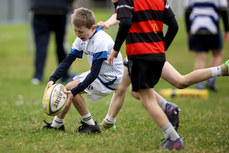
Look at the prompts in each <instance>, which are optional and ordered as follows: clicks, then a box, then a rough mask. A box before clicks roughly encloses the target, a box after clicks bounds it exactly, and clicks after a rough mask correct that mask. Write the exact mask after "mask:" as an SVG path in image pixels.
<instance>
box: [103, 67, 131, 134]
mask: <svg viewBox="0 0 229 153" xmlns="http://www.w3.org/2000/svg"><path fill="white" fill-rule="evenodd" d="M129 85H130V77H129V75H128V68H127V67H126V66H124V73H123V78H122V83H121V84H120V85H119V87H118V88H117V89H116V90H115V92H114V94H113V96H112V98H111V102H110V106H109V110H108V113H107V115H106V117H105V118H104V120H103V122H102V126H103V127H104V128H109V129H111V130H114V129H116V127H115V121H116V117H117V115H118V113H119V111H120V110H121V108H122V106H123V104H124V100H125V96H126V91H127V88H128V86H129Z"/></svg>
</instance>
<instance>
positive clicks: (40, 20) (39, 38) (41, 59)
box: [32, 14, 50, 85]
mask: <svg viewBox="0 0 229 153" xmlns="http://www.w3.org/2000/svg"><path fill="white" fill-rule="evenodd" d="M48 20H49V19H48V18H47V17H46V16H45V15H38V14H34V16H33V21H32V26H33V32H34V41H35V51H36V52H35V62H34V66H35V73H34V76H33V79H32V83H33V84H34V85H37V84H39V83H40V82H41V81H42V80H43V72H44V66H45V62H46V56H47V47H48V43H49V37H50V30H49V28H48V27H49V21H48Z"/></svg>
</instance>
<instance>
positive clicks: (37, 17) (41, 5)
mask: <svg viewBox="0 0 229 153" xmlns="http://www.w3.org/2000/svg"><path fill="white" fill-rule="evenodd" d="M30 4H31V6H30V7H31V11H32V12H33V14H32V28H33V36H34V42H35V61H34V66H35V72H34V76H33V78H32V84H34V85H37V84H39V83H40V82H42V80H43V72H44V67H45V62H46V57H47V49H48V44H49V40H50V39H49V38H50V34H51V32H53V33H54V34H55V43H56V53H57V57H58V63H60V62H61V61H62V60H63V59H64V58H65V57H66V56H67V52H66V50H67V48H66V47H67V43H66V42H65V35H66V30H67V25H68V24H67V23H68V13H69V11H71V10H72V7H73V6H74V0H30ZM69 79H72V76H70V74H69V73H68V72H66V73H65V74H64V75H63V77H62V79H61V81H62V82H66V81H68V80H69Z"/></svg>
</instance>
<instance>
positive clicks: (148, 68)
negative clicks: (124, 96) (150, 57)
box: [128, 58, 165, 91]
mask: <svg viewBox="0 0 229 153" xmlns="http://www.w3.org/2000/svg"><path fill="white" fill-rule="evenodd" d="M128 60H129V65H128V72H129V76H130V79H131V83H132V87H133V89H132V90H133V91H138V90H140V89H148V88H154V86H155V85H156V84H157V82H158V81H159V79H160V77H161V72H162V68H163V66H164V63H165V61H147V60H143V59H136V58H134V59H128Z"/></svg>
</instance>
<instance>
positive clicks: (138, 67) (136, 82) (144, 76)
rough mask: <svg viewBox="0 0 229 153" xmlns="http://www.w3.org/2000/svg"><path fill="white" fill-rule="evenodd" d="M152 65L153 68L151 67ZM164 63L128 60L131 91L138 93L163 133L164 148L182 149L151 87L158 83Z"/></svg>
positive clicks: (180, 140) (180, 142) (179, 140)
mask: <svg viewBox="0 0 229 153" xmlns="http://www.w3.org/2000/svg"><path fill="white" fill-rule="evenodd" d="M152 65H153V67H152ZM163 65H164V62H159V61H147V62H146V61H144V60H141V59H134V60H132V59H129V66H131V68H130V69H129V74H130V78H131V83H132V87H133V91H135V92H137V93H138V96H139V99H140V101H141V103H142V105H143V107H144V108H145V109H146V111H147V112H148V114H149V115H150V117H151V118H152V119H153V120H154V121H155V122H156V124H157V125H158V126H159V127H160V128H161V130H162V131H163V133H164V137H165V139H166V141H165V142H164V143H163V144H162V147H165V148H176V149H182V148H183V147H184V146H183V142H182V139H181V138H180V137H179V135H178V133H177V132H176V130H175V129H174V127H173V125H172V124H171V123H170V122H169V120H168V118H167V116H166V114H165V113H164V111H163V110H162V109H161V108H160V107H159V105H158V104H157V101H156V96H155V93H154V89H153V87H154V86H155V85H156V84H157V82H158V81H159V78H160V76H161V72H162V68H163Z"/></svg>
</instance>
